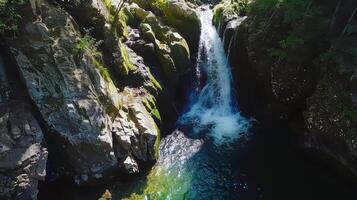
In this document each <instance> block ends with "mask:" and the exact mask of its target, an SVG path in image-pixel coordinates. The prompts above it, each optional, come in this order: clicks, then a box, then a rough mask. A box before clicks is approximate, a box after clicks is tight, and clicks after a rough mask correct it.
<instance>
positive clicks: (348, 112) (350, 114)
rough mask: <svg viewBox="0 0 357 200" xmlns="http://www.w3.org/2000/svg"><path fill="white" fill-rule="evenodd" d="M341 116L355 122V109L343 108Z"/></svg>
mask: <svg viewBox="0 0 357 200" xmlns="http://www.w3.org/2000/svg"><path fill="white" fill-rule="evenodd" d="M343 115H344V117H345V118H346V119H348V120H350V121H352V122H357V109H356V108H355V107H353V106H349V107H347V106H345V107H343Z"/></svg>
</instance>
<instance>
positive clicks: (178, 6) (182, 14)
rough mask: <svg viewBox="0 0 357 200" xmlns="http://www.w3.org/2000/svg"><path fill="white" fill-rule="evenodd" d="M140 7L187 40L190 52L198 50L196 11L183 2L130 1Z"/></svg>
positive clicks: (198, 25)
mask: <svg viewBox="0 0 357 200" xmlns="http://www.w3.org/2000/svg"><path fill="white" fill-rule="evenodd" d="M132 2H135V3H137V4H138V5H139V6H140V7H142V8H144V9H147V10H149V9H150V10H152V11H153V12H154V13H155V14H157V15H159V16H161V17H162V20H163V21H164V22H165V24H167V25H169V26H171V27H173V28H175V29H176V30H178V32H179V33H180V34H181V35H182V36H183V37H184V38H185V39H186V40H187V42H188V45H189V46H190V49H191V50H192V52H195V51H196V50H197V48H198V44H199V40H200V34H201V21H200V18H199V15H198V13H197V11H196V10H195V9H194V8H192V7H190V6H189V5H188V3H187V2H186V1H184V0H164V1H162V0H149V1H142V0H132Z"/></svg>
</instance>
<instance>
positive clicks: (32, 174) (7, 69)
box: [0, 51, 48, 200]
mask: <svg viewBox="0 0 357 200" xmlns="http://www.w3.org/2000/svg"><path fill="white" fill-rule="evenodd" d="M1 53H3V51H1ZM4 55H5V54H4ZM3 61H4V60H3V57H2V55H0V82H1V88H0V89H1V93H0V199H21V200H28V199H36V197H37V193H38V181H39V180H44V179H45V176H46V162H47V154H48V153H47V149H46V148H45V145H44V139H43V133H42V130H41V127H40V125H39V123H38V121H37V120H36V119H35V117H34V115H33V114H32V111H31V104H30V103H29V101H28V98H27V97H26V96H23V95H22V92H23V91H22V90H21V89H23V88H22V87H15V86H14V85H15V84H16V85H19V83H18V82H17V80H18V79H14V77H15V74H14V73H16V72H15V70H13V69H12V67H13V66H12V65H10V64H9V63H7V62H3ZM8 74H10V75H11V76H8Z"/></svg>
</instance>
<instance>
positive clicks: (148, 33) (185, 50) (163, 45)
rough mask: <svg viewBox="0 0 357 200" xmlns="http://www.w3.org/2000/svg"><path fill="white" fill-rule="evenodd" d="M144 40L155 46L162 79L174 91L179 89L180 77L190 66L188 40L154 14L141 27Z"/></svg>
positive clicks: (147, 17)
mask: <svg viewBox="0 0 357 200" xmlns="http://www.w3.org/2000/svg"><path fill="white" fill-rule="evenodd" d="M140 30H141V32H142V34H143V38H144V40H146V41H147V42H148V43H153V44H154V45H155V52H156V54H157V57H158V60H159V62H160V66H161V68H160V71H161V73H162V77H164V78H165V80H166V81H167V82H168V83H169V84H170V86H171V87H172V88H173V89H177V87H178V84H179V79H180V76H182V75H185V74H186V73H187V72H188V71H189V70H190V68H189V66H190V51H189V47H188V44H187V42H186V40H185V39H184V38H183V37H182V36H181V35H180V34H178V33H177V32H175V31H174V30H173V29H171V28H170V27H168V26H165V25H163V24H162V23H161V22H160V20H159V19H158V18H157V17H156V16H155V15H153V14H149V15H148V16H146V18H145V19H144V20H143V22H142V24H141V25H140Z"/></svg>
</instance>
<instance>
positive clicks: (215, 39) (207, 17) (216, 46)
mask: <svg viewBox="0 0 357 200" xmlns="http://www.w3.org/2000/svg"><path fill="white" fill-rule="evenodd" d="M212 17H213V16H212V11H211V10H209V9H206V10H204V11H202V12H201V23H202V30H201V31H202V32H201V39H200V41H201V42H200V47H199V52H198V53H199V56H198V61H197V62H198V64H199V68H200V69H201V70H203V71H204V72H205V74H206V75H207V81H206V85H205V86H204V87H203V89H202V90H201V91H200V92H199V94H198V96H197V97H196V98H195V99H194V100H193V101H192V102H191V106H190V109H189V111H188V112H187V113H186V114H184V115H183V116H182V117H181V118H180V120H179V124H180V125H189V126H192V127H193V128H192V130H193V133H192V134H193V135H195V134H196V135H198V134H200V133H201V132H205V134H208V135H209V136H210V137H212V138H213V140H214V144H215V145H218V146H220V145H223V144H227V143H230V142H232V141H234V140H235V139H237V138H239V137H240V134H241V133H245V132H247V129H248V128H249V126H250V123H249V121H247V120H246V119H245V118H244V117H242V116H241V115H240V114H239V112H238V109H237V108H236V107H235V102H232V99H233V97H232V74H231V71H230V66H229V63H228V60H227V56H226V54H225V52H224V48H223V43H222V41H221V39H220V38H219V35H218V33H217V30H216V29H215V27H214V26H213V25H212Z"/></svg>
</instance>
